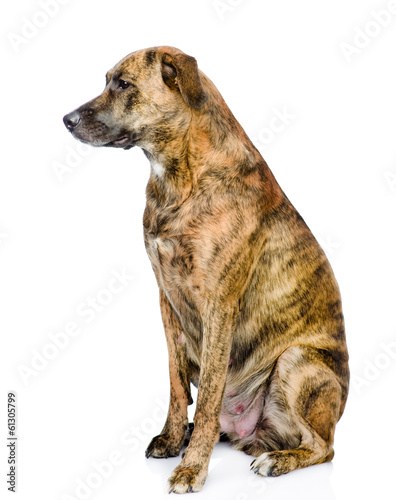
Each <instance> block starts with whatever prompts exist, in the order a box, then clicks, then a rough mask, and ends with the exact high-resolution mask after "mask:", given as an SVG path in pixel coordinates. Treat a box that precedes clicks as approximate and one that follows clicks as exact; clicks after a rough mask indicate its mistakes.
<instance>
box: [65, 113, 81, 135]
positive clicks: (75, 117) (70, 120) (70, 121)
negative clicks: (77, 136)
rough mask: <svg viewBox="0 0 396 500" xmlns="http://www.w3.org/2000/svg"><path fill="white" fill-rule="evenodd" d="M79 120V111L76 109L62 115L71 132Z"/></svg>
mask: <svg viewBox="0 0 396 500" xmlns="http://www.w3.org/2000/svg"><path fill="white" fill-rule="evenodd" d="M80 121H81V118H80V113H78V112H77V111H72V112H71V113H69V114H68V115H66V116H64V117H63V123H64V124H65V125H66V128H68V129H69V130H70V131H71V132H72V131H73V130H74V129H75V128H76V127H77V126H78V124H79V123H80Z"/></svg>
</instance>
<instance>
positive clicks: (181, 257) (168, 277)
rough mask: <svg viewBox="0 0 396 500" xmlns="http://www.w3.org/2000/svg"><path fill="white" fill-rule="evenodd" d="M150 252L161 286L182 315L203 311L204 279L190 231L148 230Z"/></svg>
mask: <svg viewBox="0 0 396 500" xmlns="http://www.w3.org/2000/svg"><path fill="white" fill-rule="evenodd" d="M145 243H146V250H147V253H148V256H149V258H150V261H151V265H152V266H153V269H154V272H155V275H156V278H157V281H158V284H159V286H160V287H161V288H162V289H163V290H164V291H165V293H166V295H167V296H168V299H169V300H170V302H171V304H172V306H173V307H174V309H175V311H176V312H177V313H178V315H179V318H183V317H185V316H191V315H199V311H200V305H201V304H202V300H203V296H202V292H203V281H202V273H201V271H200V268H199V265H198V262H197V258H196V243H195V241H194V239H193V238H192V237H191V236H190V235H181V234H179V235H172V236H170V235H167V234H162V235H154V234H150V233H146V234H145Z"/></svg>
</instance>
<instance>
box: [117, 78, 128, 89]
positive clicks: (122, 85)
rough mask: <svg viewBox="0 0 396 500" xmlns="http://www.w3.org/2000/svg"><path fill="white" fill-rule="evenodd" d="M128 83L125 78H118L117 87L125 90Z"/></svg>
mask: <svg viewBox="0 0 396 500" xmlns="http://www.w3.org/2000/svg"><path fill="white" fill-rule="evenodd" d="M130 85H131V84H130V83H129V82H126V81H125V80H118V87H117V88H119V89H122V90H125V89H127V88H128V87H130Z"/></svg>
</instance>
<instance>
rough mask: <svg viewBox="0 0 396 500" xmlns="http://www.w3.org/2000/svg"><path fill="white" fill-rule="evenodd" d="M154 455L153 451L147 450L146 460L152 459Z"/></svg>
mask: <svg viewBox="0 0 396 500" xmlns="http://www.w3.org/2000/svg"><path fill="white" fill-rule="evenodd" d="M151 454H152V451H151V450H150V451H149V450H146V458H150V457H151Z"/></svg>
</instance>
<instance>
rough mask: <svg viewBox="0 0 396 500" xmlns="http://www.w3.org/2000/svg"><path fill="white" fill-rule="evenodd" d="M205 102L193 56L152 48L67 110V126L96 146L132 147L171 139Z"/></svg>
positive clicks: (133, 57) (125, 63) (127, 60)
mask: <svg viewBox="0 0 396 500" xmlns="http://www.w3.org/2000/svg"><path fill="white" fill-rule="evenodd" d="M206 100H207V95H206V93H205V91H204V89H203V86H202V82H201V78H200V75H199V71H198V67H197V62H196V60H195V59H194V58H193V57H190V56H188V55H187V54H185V53H184V52H182V51H180V50H178V49H175V48H173V47H154V48H150V49H145V50H141V51H138V52H134V53H132V54H130V55H128V56H127V57H125V58H124V59H122V60H121V61H120V62H119V63H118V64H117V65H116V66H114V68H113V69H111V70H110V71H109V72H108V73H107V75H106V87H105V89H104V91H103V93H102V94H100V95H99V96H98V97H96V98H95V99H93V100H91V101H89V102H87V103H86V104H83V105H82V106H80V107H79V108H78V109H76V110H75V111H72V112H71V113H69V114H67V115H66V116H65V117H64V118H63V121H64V124H65V125H66V127H67V128H68V129H69V131H70V132H71V133H72V134H73V136H74V137H75V138H76V139H79V140H80V141H82V142H85V143H88V144H91V145H92V146H112V147H118V148H124V149H129V148H131V147H132V146H134V145H135V144H137V145H140V146H142V147H144V145H145V144H149V143H152V142H153V141H157V142H158V141H162V140H165V141H166V140H170V139H171V137H170V135H172V130H173V132H174V134H177V131H178V130H179V126H180V127H181V126H182V125H183V123H184V124H185V122H186V121H187V120H188V116H190V115H191V113H188V110H190V111H191V110H192V109H199V108H201V107H202V106H203V105H204V104H205V102H206Z"/></svg>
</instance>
